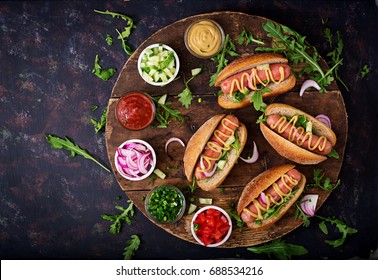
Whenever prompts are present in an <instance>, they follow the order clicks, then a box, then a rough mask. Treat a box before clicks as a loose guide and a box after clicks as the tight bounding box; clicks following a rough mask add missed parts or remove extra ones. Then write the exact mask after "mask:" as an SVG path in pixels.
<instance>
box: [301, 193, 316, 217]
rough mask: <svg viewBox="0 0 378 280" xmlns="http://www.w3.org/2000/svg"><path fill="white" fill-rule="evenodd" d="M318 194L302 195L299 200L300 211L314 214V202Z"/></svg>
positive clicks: (310, 214) (309, 214)
mask: <svg viewBox="0 0 378 280" xmlns="http://www.w3.org/2000/svg"><path fill="white" fill-rule="evenodd" d="M318 198H319V195H317V194H306V195H304V196H303V198H302V199H301V202H300V206H301V209H302V211H303V212H304V213H305V214H306V215H308V216H310V217H312V216H314V215H315V209H316V203H317V202H318Z"/></svg>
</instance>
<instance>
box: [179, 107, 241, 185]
mask: <svg viewBox="0 0 378 280" xmlns="http://www.w3.org/2000/svg"><path fill="white" fill-rule="evenodd" d="M246 141H247V129H246V127H245V126H244V124H242V123H240V122H239V120H238V118H237V117H236V116H233V115H225V114H218V115H215V116H213V117H212V118H210V119H209V120H207V121H206V122H205V123H204V124H203V125H202V126H201V127H200V128H199V129H198V130H197V131H196V132H195V133H194V134H193V135H192V137H191V138H190V140H189V142H188V144H187V146H186V149H185V154H184V159H183V161H184V170H185V175H186V177H187V179H188V180H189V182H192V181H193V177H194V178H195V180H196V183H197V185H198V186H199V187H200V188H202V189H203V190H206V191H209V190H212V189H215V188H216V187H218V186H219V185H220V184H221V183H222V182H223V181H224V180H225V179H226V177H227V175H228V173H229V172H230V171H231V169H232V167H233V166H234V164H235V163H236V161H237V159H238V157H239V155H240V153H241V152H242V150H243V148H244V146H245V143H246Z"/></svg>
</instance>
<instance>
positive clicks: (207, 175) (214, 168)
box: [203, 163, 218, 178]
mask: <svg viewBox="0 0 378 280" xmlns="http://www.w3.org/2000/svg"><path fill="white" fill-rule="evenodd" d="M217 166H218V164H217V163H215V164H214V167H213V169H212V170H211V171H209V172H203V174H205V176H206V178H209V177H211V176H213V175H214V173H215V171H216V170H217Z"/></svg>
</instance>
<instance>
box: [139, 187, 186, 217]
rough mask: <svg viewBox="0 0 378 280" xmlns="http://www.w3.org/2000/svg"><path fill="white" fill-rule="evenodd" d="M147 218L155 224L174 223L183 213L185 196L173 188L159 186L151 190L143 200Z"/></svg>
mask: <svg viewBox="0 0 378 280" xmlns="http://www.w3.org/2000/svg"><path fill="white" fill-rule="evenodd" d="M144 207H145V210H146V213H147V215H148V217H149V218H151V219H152V220H154V221H155V222H157V223H161V224H167V223H175V222H177V221H178V220H180V219H181V217H182V216H183V214H184V212H185V207H186V202H185V196H184V194H183V193H182V192H181V191H180V189H178V188H177V187H175V186H172V185H159V186H157V187H155V188H153V189H152V190H151V191H150V192H149V193H148V194H147V196H146V198H145V200H144Z"/></svg>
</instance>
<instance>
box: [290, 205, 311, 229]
mask: <svg viewBox="0 0 378 280" xmlns="http://www.w3.org/2000/svg"><path fill="white" fill-rule="evenodd" d="M300 204H301V201H300V200H299V199H298V200H297V201H296V202H295V206H296V209H295V214H294V219H295V220H297V219H302V220H303V226H304V227H308V226H309V225H310V218H309V216H308V215H307V214H306V213H305V212H303V210H302V208H301V205H300Z"/></svg>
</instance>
